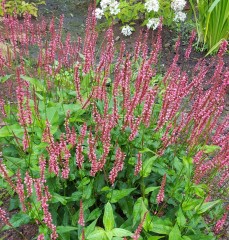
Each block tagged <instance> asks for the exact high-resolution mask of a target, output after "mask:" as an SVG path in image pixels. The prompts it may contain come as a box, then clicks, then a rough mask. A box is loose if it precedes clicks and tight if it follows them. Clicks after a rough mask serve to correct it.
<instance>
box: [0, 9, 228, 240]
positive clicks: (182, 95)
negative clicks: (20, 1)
mask: <svg viewBox="0 0 229 240" xmlns="http://www.w3.org/2000/svg"><path fill="white" fill-rule="evenodd" d="M94 14H95V12H94V9H93V8H90V10H89V16H88V18H87V22H86V36H85V39H84V41H82V39H81V38H79V39H78V42H71V38H70V35H67V37H66V39H63V38H62V35H61V32H62V26H63V17H61V19H60V22H59V23H58V27H57V28H56V27H55V24H54V19H53V20H52V21H51V22H50V24H47V23H46V22H45V21H41V22H39V23H37V24H36V23H31V16H30V15H26V16H25V19H24V21H23V22H19V21H18V20H17V19H15V18H13V17H7V18H4V19H3V20H4V25H5V31H4V32H2V35H1V38H0V39H1V41H4V42H5V41H7V43H8V45H11V46H12V51H9V50H8V51H7V54H4V55H1V57H0V73H1V78H0V80H1V82H4V83H5V84H9V85H10V84H11V82H12V81H14V82H16V96H17V104H12V103H8V102H7V99H1V101H0V109H1V114H2V118H3V121H4V122H5V126H4V127H2V128H1V129H0V144H1V151H2V158H3V160H2V161H1V163H0V174H1V182H0V184H1V187H4V188H6V189H7V191H9V193H10V194H11V195H12V199H11V204H10V208H11V209H15V208H20V212H19V213H17V214H15V215H14V216H13V217H12V218H11V219H8V218H7V212H6V211H4V210H3V209H2V208H0V218H1V219H2V221H4V222H5V224H6V226H5V227H4V228H3V230H4V229H8V228H16V227H18V226H20V225H21V224H25V223H28V222H34V223H36V224H37V226H38V229H39V234H38V236H36V239H39V240H41V239H66V240H67V239H114V240H115V239H116V240H118V239H149V240H153V239H169V240H173V239H176V240H178V239H184V240H189V239H191V240H195V239H203V240H204V239H217V238H218V237H220V234H221V229H222V227H223V224H224V223H225V221H226V218H227V212H228V206H227V205H226V204H225V203H223V201H222V200H220V199H212V197H214V191H215V190H217V191H218V189H215V187H216V186H217V188H219V187H220V188H221V189H222V190H223V189H225V184H226V181H227V180H228V163H229V162H228V160H229V159H228V156H229V154H228V152H229V149H228V138H229V137H228V133H227V128H228V117H226V118H225V119H223V120H221V121H219V120H220V119H221V118H220V117H221V115H222V113H223V110H224V104H225V103H224V101H225V100H224V98H225V94H226V88H227V86H228V81H229V72H228V69H226V68H225V67H224V63H223V54H224V52H225V51H226V48H227V42H226V41H224V42H223V43H222V45H221V48H220V50H219V52H218V54H217V56H216V57H215V58H212V63H211V65H210V66H209V65H207V64H206V62H205V60H204V59H200V60H199V61H198V63H197V65H196V67H195V68H194V69H193V70H192V73H191V74H189V75H188V74H187V73H186V72H185V71H183V70H182V68H181V67H180V66H179V65H178V64H177V62H178V59H179V58H180V57H183V58H184V61H185V60H187V59H188V58H189V56H190V53H191V45H192V42H193V41H194V38H195V33H194V32H193V33H192V35H191V38H190V44H189V47H188V48H187V51H186V53H185V56H180V55H179V45H180V39H179V38H178V41H177V42H176V45H175V48H174V51H175V52H176V55H175V57H174V59H173V62H172V63H171V66H170V68H169V69H168V70H167V72H165V73H161V72H159V73H158V72H157V71H158V64H159V62H158V57H159V55H160V52H161V51H163V49H162V45H161V41H162V39H161V29H162V25H161V24H160V25H159V28H158V33H157V37H156V38H155V39H153V40H152V44H151V46H150V47H148V45H147V36H148V35H149V32H148V31H146V32H144V31H142V32H141V33H140V34H139V38H138V39H137V40H136V46H135V51H134V52H133V53H130V52H128V51H126V50H125V43H124V42H122V43H121V45H120V48H119V49H118V50H116V49H115V46H114V35H113V31H112V28H109V29H108V30H107V32H106V34H105V37H104V42H103V44H102V46H101V49H100V51H99V52H98V53H97V52H96V40H97V37H98V34H97V32H96V31H95V27H96V18H95V15H94ZM22 32H23V33H25V34H21V33H22ZM82 42H84V43H83V44H82ZM31 47H33V48H34V47H36V48H37V50H38V56H37V59H32V58H30V57H29V56H30V55H29V53H30V50H31ZM212 66H215V71H214V72H213V73H212V74H211V73H209V69H210V68H211V67H212ZM205 218H208V224H206V223H205Z"/></svg>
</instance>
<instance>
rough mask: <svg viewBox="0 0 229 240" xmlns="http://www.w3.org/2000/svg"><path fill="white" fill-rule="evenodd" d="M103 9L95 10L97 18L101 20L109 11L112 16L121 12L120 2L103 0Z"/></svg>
mask: <svg viewBox="0 0 229 240" xmlns="http://www.w3.org/2000/svg"><path fill="white" fill-rule="evenodd" d="M100 7H101V8H96V9H95V17H96V18H97V19H101V18H102V16H103V15H104V12H105V11H106V10H108V9H109V11H110V14H111V15H117V14H118V13H119V12H120V9H119V2H118V1H116V0H102V1H101V2H100Z"/></svg>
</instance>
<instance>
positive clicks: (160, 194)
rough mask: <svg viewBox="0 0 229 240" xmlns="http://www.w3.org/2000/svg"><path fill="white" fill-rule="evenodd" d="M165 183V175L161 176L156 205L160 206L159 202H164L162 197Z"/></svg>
mask: <svg viewBox="0 0 229 240" xmlns="http://www.w3.org/2000/svg"><path fill="white" fill-rule="evenodd" d="M165 183H166V174H165V175H164V176H163V178H162V182H161V188H160V191H159V193H158V195H157V203H158V204H160V203H161V202H163V201H164V197H165V193H164V191H165Z"/></svg>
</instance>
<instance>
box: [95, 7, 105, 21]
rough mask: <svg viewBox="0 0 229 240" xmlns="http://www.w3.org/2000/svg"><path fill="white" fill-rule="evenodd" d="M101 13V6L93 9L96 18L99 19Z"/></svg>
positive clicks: (102, 13)
mask: <svg viewBox="0 0 229 240" xmlns="http://www.w3.org/2000/svg"><path fill="white" fill-rule="evenodd" d="M103 15H104V12H103V9H101V8H96V9H95V17H96V18H97V19H101V18H102V16H103Z"/></svg>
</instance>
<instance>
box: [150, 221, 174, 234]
mask: <svg viewBox="0 0 229 240" xmlns="http://www.w3.org/2000/svg"><path fill="white" fill-rule="evenodd" d="M150 231H151V232H155V233H159V234H166V235H169V233H170V231H171V227H169V226H166V225H164V224H158V223H153V224H152V228H151V229H150Z"/></svg>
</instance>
